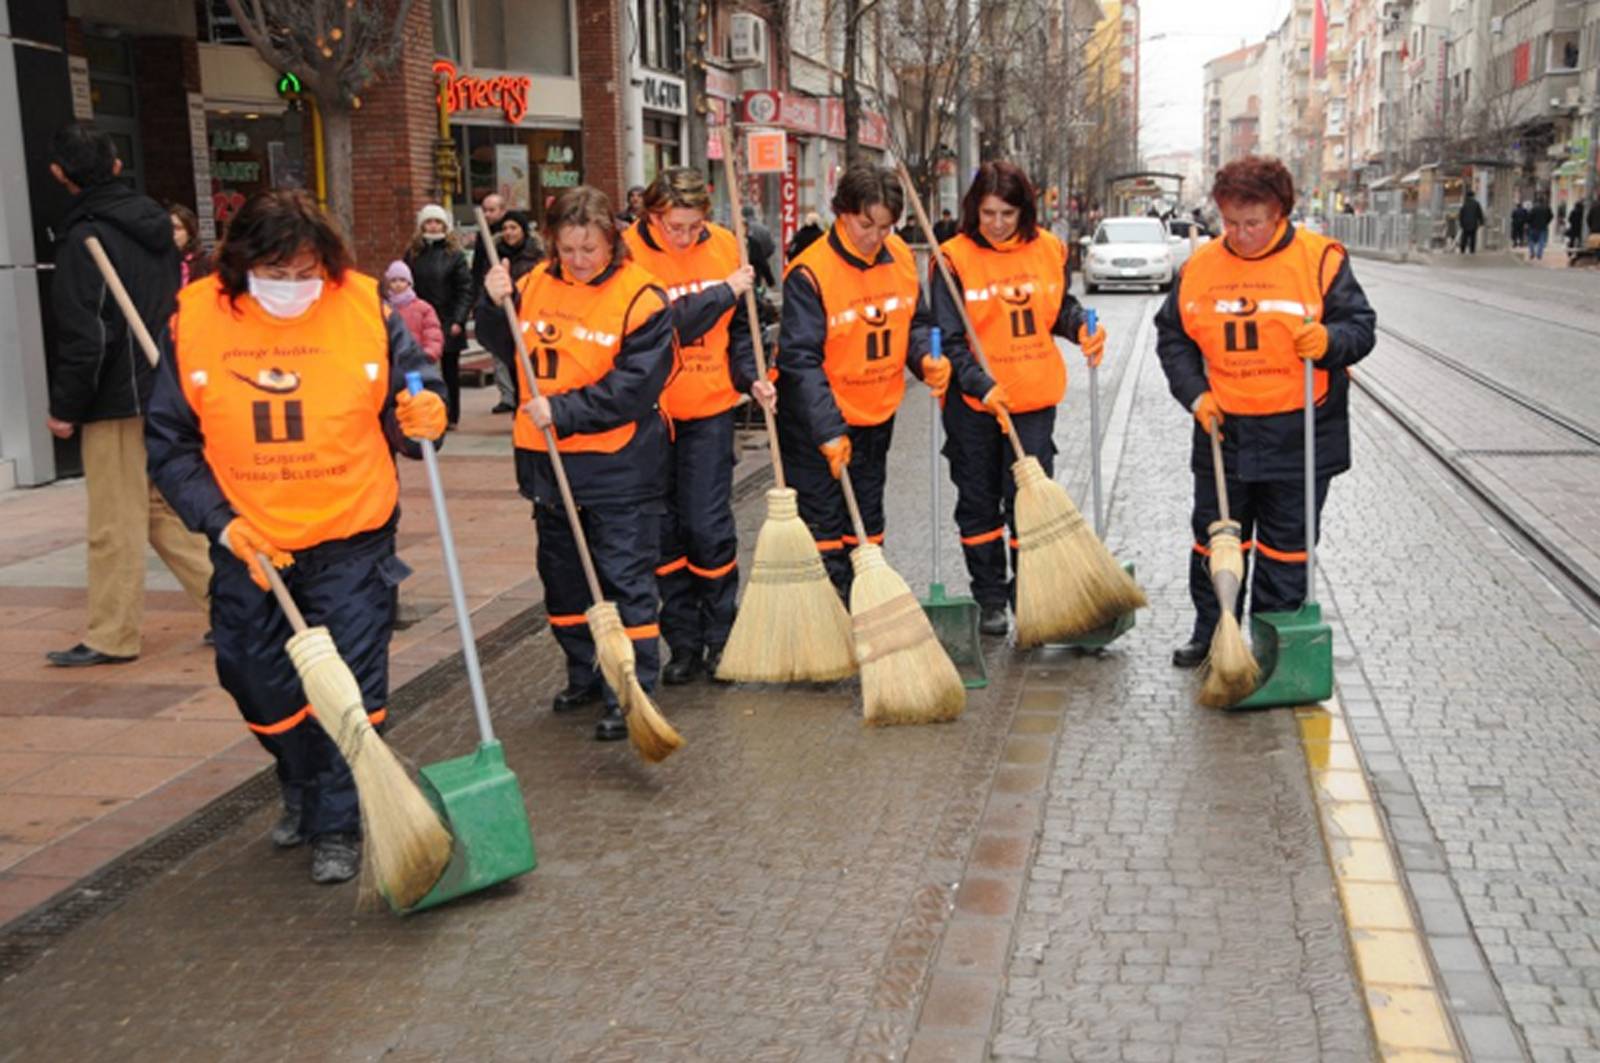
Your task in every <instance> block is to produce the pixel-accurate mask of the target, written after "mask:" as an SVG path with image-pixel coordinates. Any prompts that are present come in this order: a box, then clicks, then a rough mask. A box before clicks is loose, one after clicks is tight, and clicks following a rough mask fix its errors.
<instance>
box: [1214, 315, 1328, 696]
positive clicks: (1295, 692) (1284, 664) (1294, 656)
mask: <svg viewBox="0 0 1600 1063" xmlns="http://www.w3.org/2000/svg"><path fill="white" fill-rule="evenodd" d="M1307 320H1310V319H1309V318H1308V319H1307ZM1316 409H1317V404H1316V395H1315V392H1314V391H1313V383H1312V363H1311V359H1309V358H1308V359H1306V415H1305V465H1306V518H1305V520H1306V600H1305V604H1303V605H1302V606H1300V608H1299V609H1296V610H1294V611H1293V612H1284V613H1257V614H1255V615H1254V616H1252V617H1251V618H1250V643H1251V651H1252V652H1253V653H1254V654H1255V655H1256V662H1257V663H1258V664H1260V665H1261V674H1262V675H1263V676H1264V677H1265V678H1264V679H1262V681H1261V685H1260V686H1258V687H1256V689H1255V692H1254V693H1252V694H1251V695H1250V696H1249V697H1247V698H1245V699H1244V700H1242V701H1240V702H1238V703H1237V704H1235V705H1232V706H1230V708H1235V709H1270V708H1279V707H1282V706H1286V705H1314V704H1316V703H1317V702H1319V701H1326V700H1327V699H1328V698H1331V697H1332V696H1333V629H1332V628H1331V627H1329V626H1328V625H1327V624H1326V623H1324V622H1323V619H1322V606H1320V605H1318V604H1317V536H1316V528H1317V491H1316V475H1317V432H1316V416H1317V415H1316Z"/></svg>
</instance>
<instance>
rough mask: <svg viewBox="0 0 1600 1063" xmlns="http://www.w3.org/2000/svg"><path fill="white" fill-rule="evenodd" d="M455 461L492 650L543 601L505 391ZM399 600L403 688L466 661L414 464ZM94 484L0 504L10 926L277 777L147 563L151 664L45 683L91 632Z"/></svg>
mask: <svg viewBox="0 0 1600 1063" xmlns="http://www.w3.org/2000/svg"><path fill="white" fill-rule="evenodd" d="M464 401H465V404H466V410H467V414H466V418H465V421H464V422H463V427H462V430H461V431H459V432H457V433H454V434H452V436H451V438H450V440H449V441H448V443H447V444H446V446H445V448H444V449H443V450H442V451H441V457H442V460H443V462H444V470H445V476H446V479H447V491H448V495H449V500H450V506H451V516H452V519H453V522H454V527H455V531H456V535H457V539H458V549H459V550H460V554H461V558H462V565H463V567H464V569H465V573H466V576H465V578H466V584H467V596H468V604H469V606H470V607H471V608H472V610H473V613H474V617H475V621H474V622H475V626H476V628H477V631H478V633H479V634H480V635H484V634H488V633H489V632H492V631H493V630H494V629H495V628H496V627H498V626H499V625H500V624H502V623H504V622H505V621H506V620H508V619H510V618H511V617H513V616H515V615H516V614H518V613H520V612H522V611H523V610H525V609H527V608H529V607H530V606H531V605H533V604H535V603H536V602H537V601H538V600H539V599H540V597H541V594H540V591H539V588H538V582H537V580H536V579H535V578H534V576H533V571H532V570H533V563H532V560H533V535H532V527H531V524H530V522H529V521H528V519H527V510H526V506H525V505H523V504H522V503H520V502H518V501H517V499H516V492H515V487H514V484H513V480H512V474H511V469H510V458H509V434H508V433H509V421H508V420H507V419H506V418H504V417H494V416H492V415H491V414H489V413H488V409H489V407H490V406H491V405H492V404H493V402H494V401H495V397H494V389H492V388H487V389H478V390H468V391H467V392H466V394H465V400H464ZM400 465H401V483H402V496H401V497H402V509H403V512H402V520H401V525H400V533H399V542H400V548H401V556H402V557H404V558H405V559H406V560H407V561H408V562H409V563H410V564H411V565H412V566H413V567H414V568H415V569H416V570H417V573H416V575H415V576H413V577H412V578H411V579H409V580H407V581H406V583H405V584H403V586H402V591H401V602H402V616H403V618H404V619H405V620H407V621H409V623H410V626H409V627H407V628H406V629H405V630H403V631H401V632H399V633H398V634H397V635H396V637H395V641H394V644H393V656H392V661H391V679H392V681H393V683H394V684H395V686H396V687H398V686H399V685H400V684H403V683H405V682H407V681H408V680H410V679H412V678H414V677H415V676H417V675H419V674H421V673H422V672H423V671H425V670H426V669H427V668H429V667H431V666H432V665H434V664H435V663H437V662H438V661H440V660H442V659H444V658H447V657H449V656H450V655H451V654H452V653H453V652H454V651H455V650H456V649H457V648H458V644H457V642H456V641H455V638H456V637H455V634H454V629H455V622H454V617H453V612H452V611H451V609H450V606H449V590H448V586H447V584H446V581H445V577H444V573H443V569H442V561H441V559H440V553H439V540H438V537H437V533H436V529H435V525H434V518H433V507H432V503H431V501H430V499H429V496H428V487H427V479H426V473H425V471H424V469H423V467H422V464H421V463H420V462H409V461H402V462H401V463H400ZM84 504H85V503H84V493H83V489H82V482H81V481H71V482H67V483H61V484H55V485H51V486H48V487H44V488H40V489H37V490H15V491H10V492H7V493H5V494H0V522H3V526H4V532H3V533H0V631H3V639H4V647H5V648H4V651H3V652H0V925H4V924H6V923H9V922H11V921H12V920H14V919H17V918H19V917H21V916H23V915H24V914H25V913H27V912H29V911H30V910H32V909H34V908H36V907H37V906H39V905H41V904H44V903H46V902H48V901H50V900H51V898H54V897H58V896H59V895H61V894H62V893H63V892H64V891H67V890H69V889H71V888H72V887H73V886H74V884H75V883H76V882H77V881H79V880H80V879H82V878H83V877H84V876H86V875H88V874H90V873H92V872H94V871H95V870H96V869H98V868H101V867H104V866H105V865H107V864H108V863H109V862H111V861H113V860H115V859H116V858H118V857H119V856H121V855H123V854H124V853H126V852H128V851H130V850H132V849H135V848H138V847H139V846H141V845H144V844H146V843H148V842H149V841H150V840H152V839H153V838H156V837H158V836H160V835H161V834H163V833H164V832H166V831H168V830H170V829H171V828H172V827H173V826H175V825H176V824H178V823H180V822H182V821H183V820H184V819H185V818H186V817H188V816H190V815H192V814H194V813H195V812H197V811H198V810H200V809H202V808H204V807H205V806H207V805H208V804H209V803H211V802H212V801H214V800H216V799H217V798H219V797H221V796H222V795H224V794H226V793H228V792H229V791H231V790H233V789H235V788H236V787H238V786H240V785H241V784H243V783H244V782H246V781H247V780H248V779H250V778H252V777H254V776H255V775H257V774H258V773H259V772H261V770H262V769H263V768H264V767H265V766H267V765H268V764H269V763H270V759H269V758H268V757H267V755H266V754H265V753H264V752H263V751H262V750H261V748H260V746H259V745H258V744H257V743H256V741H255V739H254V738H253V737H251V736H250V735H249V733H248V732H247V731H245V729H244V728H243V726H242V725H241V724H240V722H239V717H238V711H237V710H236V709H235V708H234V706H233V703H232V700H231V699H230V698H228V697H227V695H225V694H224V693H223V692H222V691H221V690H220V689H219V688H218V687H217V685H216V678H215V672H214V670H213V667H212V662H211V653H210V650H209V649H208V648H207V647H206V646H205V645H204V644H203V643H202V642H201V634H202V633H203V632H204V630H205V628H206V620H205V617H204V616H203V615H202V614H201V613H200V611H199V610H197V609H196V608H195V607H194V605H193V603H191V602H190V600H189V599H188V597H187V596H186V595H185V594H183V593H182V592H181V591H180V590H178V589H177V582H176V581H175V580H174V579H173V578H172V576H171V574H170V573H168V572H167V571H166V569H165V568H164V567H163V566H162V565H161V562H160V561H159V560H158V559H157V558H156V557H155V556H154V553H153V552H150V553H149V554H148V568H147V571H148V576H147V587H148V591H147V595H146V612H145V624H144V647H143V653H142V654H141V656H140V658H139V660H138V661H136V662H134V663H132V664H127V665H118V666H103V667H98V668H89V669H59V668H52V667H49V666H48V665H47V664H46V663H45V661H44V656H43V655H44V652H45V651H46V650H49V649H65V648H66V647H68V646H70V645H72V644H73V643H74V642H76V641H77V640H78V638H79V637H80V636H81V634H82V629H83V625H84V609H85V592H84V589H83V588H84V560H83V559H84V545H83V536H84Z"/></svg>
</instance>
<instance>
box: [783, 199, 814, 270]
mask: <svg viewBox="0 0 1600 1063" xmlns="http://www.w3.org/2000/svg"><path fill="white" fill-rule="evenodd" d="M823 232H824V230H823V228H822V219H821V218H820V217H819V216H818V215H817V212H816V211H814V210H811V211H807V212H806V222H805V224H804V225H802V226H800V228H798V229H796V230H795V231H794V235H793V236H792V237H790V238H789V246H788V247H787V248H785V249H784V252H783V257H784V261H786V262H793V261H794V260H795V259H797V258H799V257H800V252H802V251H804V250H805V249H806V248H808V247H810V246H811V245H812V244H813V243H815V242H816V241H817V240H818V238H820V237H821V236H822V234H823Z"/></svg>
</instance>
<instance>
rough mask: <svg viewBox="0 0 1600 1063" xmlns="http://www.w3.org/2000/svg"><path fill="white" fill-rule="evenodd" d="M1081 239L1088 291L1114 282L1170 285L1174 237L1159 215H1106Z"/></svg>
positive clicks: (1175, 261)
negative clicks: (1133, 216) (1116, 216)
mask: <svg viewBox="0 0 1600 1063" xmlns="http://www.w3.org/2000/svg"><path fill="white" fill-rule="evenodd" d="M1084 239H1085V241H1086V246H1085V248H1084V252H1085V253H1084V256H1083V287H1084V290H1085V291H1087V292H1089V293H1090V294H1093V293H1095V292H1097V291H1099V290H1100V289H1101V288H1108V287H1113V286H1130V287H1132V286H1138V287H1151V286H1154V287H1156V288H1158V289H1160V290H1161V291H1166V290H1167V289H1169V288H1171V287H1172V278H1173V276H1174V274H1175V273H1176V271H1177V268H1178V267H1177V258H1176V256H1175V255H1174V254H1173V251H1174V250H1175V248H1174V244H1175V243H1176V238H1172V237H1169V235H1168V233H1167V227H1166V225H1165V224H1163V223H1162V221H1161V219H1159V218H1105V219H1103V220H1102V221H1101V222H1100V224H1099V225H1098V226H1096V227H1095V230H1094V235H1093V236H1092V237H1085V238H1084ZM1185 245H1186V246H1185V250H1187V241H1185Z"/></svg>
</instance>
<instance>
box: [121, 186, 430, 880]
mask: <svg viewBox="0 0 1600 1063" xmlns="http://www.w3.org/2000/svg"><path fill="white" fill-rule="evenodd" d="M163 344H164V347H165V351H164V352H163V356H162V358H161V361H160V364H159V366H158V367H157V371H156V384H155V391H154V393H153V394H152V396H151V398H150V410H149V414H148V417H147V420H146V426H145V439H146V445H147V448H148V450H149V456H150V479H151V480H152V481H153V482H154V483H155V484H156V486H157V487H158V488H160V490H161V493H162V494H163V495H165V496H166V499H167V501H168V502H169V503H171V505H172V508H173V509H174V510H176V511H177V513H178V515H179V516H181V517H182V518H183V521H184V523H185V524H187V525H188V526H189V527H190V528H191V529H193V530H194V531H199V532H203V533H205V535H206V537H207V538H208V539H210V540H211V544H212V546H211V562H212V566H213V568H214V571H215V575H214V576H213V579H212V584H211V628H212V632H213V633H214V637H215V640H216V653H217V678H218V680H219V681H220V682H221V684H222V687H223V689H224V690H226V691H227V692H228V693H229V694H231V695H232V696H233V699H234V701H235V702H236V703H237V704H238V706H239V711H240V713H241V714H242V715H243V716H244V719H245V723H246V725H247V726H248V727H249V728H250V730H251V731H253V732H254V733H255V735H256V738H257V739H258V740H259V741H260V742H261V744H262V745H263V746H265V747H266V749H267V751H268V752H269V753H271V754H272V755H273V757H274V759H275V760H276V761H277V769H278V780H279V782H280V784H281V785H282V788H283V797H284V815H283V818H282V819H281V820H280V821H279V823H278V825H277V826H276V827H275V828H274V829H273V832H272V840H273V843H274V844H275V845H277V846H279V847H283V848H288V847H291V846H296V845H300V844H301V843H303V842H305V841H306V840H307V839H309V840H310V841H311V844H312V857H311V878H312V881H314V882H322V883H329V882H343V881H345V880H347V879H349V878H352V877H354V876H355V873H356V871H357V869H358V868H359V866H360V834H361V816H360V809H359V807H358V805H357V802H356V792H355V783H354V781H353V779H352V778H351V775H350V768H349V766H348V765H347V764H346V763H345V762H344V759H343V758H342V757H341V756H340V755H339V750H338V748H337V747H336V746H335V745H334V744H333V741H332V739H330V738H329V737H328V736H327V734H326V733H325V732H324V731H323V730H322V728H321V727H320V726H318V725H317V723H316V722H315V721H313V720H310V719H308V718H307V717H308V715H309V712H310V710H309V709H308V708H307V706H306V694H305V691H304V689H302V687H301V685H300V677H299V676H298V675H297V674H296V673H295V669H294V665H293V664H291V663H290V661H289V658H288V656H287V655H286V654H285V653H284V652H283V645H284V643H285V642H286V641H287V640H288V638H289V636H290V635H292V634H293V633H294V632H293V630H292V629H291V628H290V626H289V621H288V620H287V618H285V616H284V615H283V611H282V610H281V609H280V608H279V607H278V604H277V602H276V600H275V599H274V598H273V596H272V595H271V594H270V593H268V581H267V575H266V571H265V570H264V569H263V568H262V561H261V557H262V556H263V555H265V557H266V558H267V559H268V560H269V561H270V563H271V564H273V565H274V566H276V567H278V568H281V569H284V572H283V573H282V579H283V581H284V583H286V584H287V585H288V587H289V591H290V593H291V594H293V595H294V598H295V600H296V602H297V603H298V604H299V606H300V611H301V612H302V613H303V614H304V615H305V618H306V622H307V623H309V624H312V625H322V626H325V627H327V628H328V630H329V632H330V633H331V634H332V635H333V640H334V642H335V643H337V644H338V647H339V653H340V655H341V656H342V657H343V658H344V660H345V662H346V663H348V664H349V665H350V668H351V671H352V672H354V673H355V677H356V681H357V683H359V684H360V687H361V698H362V703H363V705H364V706H365V707H366V710H367V713H368V715H369V716H370V717H371V718H372V722H373V723H374V724H379V723H382V721H383V717H384V715H385V713H386V712H387V706H388V701H389V638H390V635H391V634H392V632H393V630H394V619H395V604H396V591H395V588H396V586H397V585H398V584H399V582H400V580H401V579H403V578H404V577H405V575H406V573H407V571H408V569H407V568H406V566H405V564H404V563H403V562H401V561H400V559H399V558H398V557H396V556H395V528H396V525H397V524H398V523H399V516H400V510H399V498H400V485H399V476H398V472H397V470H396V468H395V462H394V453H395V452H396V451H403V452H404V453H405V454H406V455H407V456H408V457H413V458H416V457H421V451H420V450H419V449H418V447H417V444H416V443H415V442H413V441H414V440H416V439H438V438H439V437H440V436H442V435H443V434H444V426H445V408H444V401H443V400H442V399H441V398H440V396H439V393H442V392H443V390H444V388H443V386H442V385H441V384H440V382H439V375H438V371H437V370H435V369H434V368H433V365H432V363H431V362H429V360H428V358H427V356H426V355H425V354H423V353H422V351H421V349H419V348H418V347H417V345H416V342H415V341H414V340H412V338H411V335H410V334H409V333H408V332H407V331H406V327H405V325H404V324H403V323H402V321H401V319H400V317H399V315H397V314H393V313H391V312H390V311H389V310H388V308H387V307H385V306H384V304H383V300H382V297H381V296H380V294H379V290H378V282H377V281H376V280H374V279H373V278H372V277H368V276H366V275H364V274H361V273H357V272H356V271H355V270H354V269H352V268H351V256H350V251H349V249H348V248H347V247H346V246H345V243H344V238H343V237H342V236H341V235H340V233H339V230H338V228H337V226H336V225H335V224H334V222H333V221H332V220H331V219H329V218H328V216H327V215H326V214H324V213H323V212H322V211H321V210H320V209H319V208H318V207H317V205H316V204H315V203H314V202H313V201H312V200H311V199H310V197H308V196H307V195H306V194H305V193H304V192H296V191H287V190H275V191H271V192H258V193H256V194H255V195H254V196H251V197H250V199H248V200H247V201H246V202H245V204H244V206H243V207H241V208H240V210H239V213H238V214H237V215H235V216H234V218H233V220H232V222H231V223H230V224H229V226H228V234H227V237H226V238H225V239H224V240H223V242H222V246H221V248H220V249H219V250H218V253H217V270H216V273H214V274H213V275H212V276H210V277H207V278H205V279H203V280H201V281H197V282H195V283H193V284H190V285H189V286H188V287H187V288H185V289H183V291H181V292H179V293H178V310H177V313H176V314H174V315H173V318H172V325H171V327H170V328H169V329H168V331H167V333H166V335H165V336H164V337H163ZM410 371H415V372H418V373H421V374H422V375H423V379H424V380H425V381H426V383H427V387H428V390H427V391H424V392H422V393H420V394H418V395H416V396H413V395H411V394H410V393H409V392H408V391H407V390H406V388H405V383H404V381H405V374H406V373H407V372H410Z"/></svg>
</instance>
